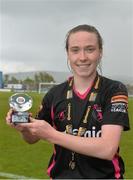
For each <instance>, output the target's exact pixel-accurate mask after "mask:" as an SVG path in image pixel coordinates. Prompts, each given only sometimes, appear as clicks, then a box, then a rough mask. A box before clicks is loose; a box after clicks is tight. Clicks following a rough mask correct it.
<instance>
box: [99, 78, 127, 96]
mask: <svg viewBox="0 0 133 180" xmlns="http://www.w3.org/2000/svg"><path fill="white" fill-rule="evenodd" d="M101 89H102V91H103V92H104V93H105V94H106V95H108V94H110V95H115V94H124V95H126V96H128V93H127V88H126V86H125V85H124V84H123V83H122V82H120V81H117V80H113V79H109V78H106V77H101Z"/></svg>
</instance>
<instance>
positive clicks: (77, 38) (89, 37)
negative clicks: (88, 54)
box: [68, 31, 98, 46]
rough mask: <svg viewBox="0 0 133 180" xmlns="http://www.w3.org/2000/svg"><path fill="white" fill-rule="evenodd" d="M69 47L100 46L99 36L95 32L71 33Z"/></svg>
mask: <svg viewBox="0 0 133 180" xmlns="http://www.w3.org/2000/svg"><path fill="white" fill-rule="evenodd" d="M68 43H69V46H71V45H72V46H77V45H81V44H84V45H96V44H98V39H97V35H96V34H95V33H93V32H86V31H79V32H75V33H71V34H70V36H69V41H68Z"/></svg>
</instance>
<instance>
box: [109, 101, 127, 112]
mask: <svg viewBox="0 0 133 180" xmlns="http://www.w3.org/2000/svg"><path fill="white" fill-rule="evenodd" d="M111 112H122V113H127V104H126V103H113V104H112V106H111Z"/></svg>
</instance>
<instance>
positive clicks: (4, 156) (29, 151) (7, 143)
mask: <svg viewBox="0 0 133 180" xmlns="http://www.w3.org/2000/svg"><path fill="white" fill-rule="evenodd" d="M29 95H31V96H32V98H33V102H34V104H33V107H32V109H31V112H32V113H33V116H34V115H35V113H36V111H37V109H38V107H39V104H40V102H41V99H42V95H39V94H37V93H30V94H29ZM10 96H11V93H5V92H0V172H4V173H11V174H17V175H20V176H21V175H22V176H26V177H33V178H37V179H46V178H48V176H47V174H46V168H47V164H48V161H49V157H50V156H51V153H52V145H51V144H48V143H47V142H45V141H40V142H38V143H36V144H33V145H29V144H27V143H25V142H24V141H23V140H22V138H21V135H19V134H18V132H16V131H15V130H14V129H12V128H10V127H9V126H7V125H6V123H5V116H6V113H7V111H8V109H9V106H8V99H9V97H10ZM129 116H130V124H131V128H132V127H133V98H132V99H131V98H130V99H129ZM132 152H133V131H132V130H130V131H128V132H124V133H123V135H122V141H121V151H120V153H121V154H122V156H123V159H124V161H125V165H126V173H125V177H126V178H128V179H131V178H133V153H132ZM2 178H4V179H6V177H5V176H4V175H3V176H2V175H1V176H0V179H2Z"/></svg>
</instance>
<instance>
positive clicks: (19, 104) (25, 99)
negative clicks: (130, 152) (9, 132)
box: [9, 93, 33, 123]
mask: <svg viewBox="0 0 133 180" xmlns="http://www.w3.org/2000/svg"><path fill="white" fill-rule="evenodd" d="M32 103H33V100H32V98H31V97H30V96H29V95H27V94H25V93H16V94H13V95H12V96H11V97H10V98H9V105H10V107H11V108H12V109H13V110H14V112H13V114H12V119H11V122H12V123H27V122H29V113H28V112H27V111H28V110H29V109H30V108H31V107H32Z"/></svg>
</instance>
